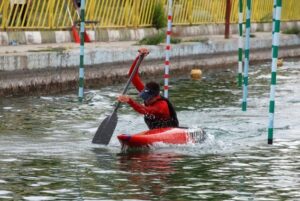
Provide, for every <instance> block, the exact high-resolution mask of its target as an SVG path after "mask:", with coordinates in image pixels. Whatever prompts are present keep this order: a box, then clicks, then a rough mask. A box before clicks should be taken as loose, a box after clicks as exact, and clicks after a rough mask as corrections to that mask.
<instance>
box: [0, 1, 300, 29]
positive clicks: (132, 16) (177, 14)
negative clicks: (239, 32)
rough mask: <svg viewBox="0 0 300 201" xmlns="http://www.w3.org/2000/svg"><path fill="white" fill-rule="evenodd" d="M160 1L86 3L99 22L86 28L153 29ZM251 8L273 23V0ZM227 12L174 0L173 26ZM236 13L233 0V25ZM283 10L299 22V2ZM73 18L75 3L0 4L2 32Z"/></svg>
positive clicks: (63, 25)
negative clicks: (155, 10)
mask: <svg viewBox="0 0 300 201" xmlns="http://www.w3.org/2000/svg"><path fill="white" fill-rule="evenodd" d="M13 1H15V2H19V4H16V3H15V4H13V3H12V2H13ZM159 1H162V2H163V3H164V5H165V9H167V3H168V0H86V17H85V19H86V20H90V21H95V22H97V24H94V25H93V24H88V25H87V26H88V27H91V26H96V27H101V28H118V27H151V26H152V17H153V12H154V6H155V5H156V4H157V3H158V2H159ZM244 1H245V0H244ZM252 4H253V11H252V21H253V22H271V21H272V9H273V0H253V3H252ZM244 5H245V3H244ZM225 8H226V0H174V3H173V24H174V25H198V24H211V23H224V22H225V19H224V18H225ZM237 9H238V0H232V10H231V23H237V22H238V10H237ZM282 9H283V10H282V21H295V20H300V12H299V9H300V1H299V0H285V1H284V4H283V8H282ZM68 10H69V11H70V12H68ZM69 13H70V14H69ZM71 18H72V20H73V21H78V20H79V16H78V14H77V12H76V9H75V7H74V2H73V0H59V1H57V0H0V29H2V30H12V29H14V30H18V29H26V30H47V29H56V30H57V29H69V28H70V27H71V26H72V20H71Z"/></svg>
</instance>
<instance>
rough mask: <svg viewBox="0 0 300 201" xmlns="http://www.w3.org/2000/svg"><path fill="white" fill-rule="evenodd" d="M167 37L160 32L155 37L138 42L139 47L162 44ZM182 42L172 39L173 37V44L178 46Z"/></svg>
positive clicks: (178, 39)
mask: <svg viewBox="0 0 300 201" xmlns="http://www.w3.org/2000/svg"><path fill="white" fill-rule="evenodd" d="M165 40H166V35H165V34H164V33H163V32H160V33H158V34H156V35H154V36H149V37H145V38H143V39H142V40H140V41H139V42H138V45H158V44H160V43H163V42H165ZM180 42H181V39H180V38H172V37H171V43H172V44H178V43H180Z"/></svg>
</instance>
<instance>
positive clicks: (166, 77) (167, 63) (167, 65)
mask: <svg viewBox="0 0 300 201" xmlns="http://www.w3.org/2000/svg"><path fill="white" fill-rule="evenodd" d="M171 33H172V0H169V6H168V27H167V33H166V34H167V39H166V59H165V75H164V81H165V84H164V97H165V98H168V91H169V77H170V76H169V68H170V51H171Z"/></svg>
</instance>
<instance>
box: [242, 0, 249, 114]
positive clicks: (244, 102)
mask: <svg viewBox="0 0 300 201" xmlns="http://www.w3.org/2000/svg"><path fill="white" fill-rule="evenodd" d="M250 29H251V0H247V8H246V40H245V67H244V83H243V102H242V111H246V110H247V96H248V68H249V59H250V57H249V55H250Z"/></svg>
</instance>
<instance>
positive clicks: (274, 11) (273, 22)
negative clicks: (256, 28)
mask: <svg viewBox="0 0 300 201" xmlns="http://www.w3.org/2000/svg"><path fill="white" fill-rule="evenodd" d="M276 1H277V0H274V2H273V21H272V37H273V35H274V31H275V15H276Z"/></svg>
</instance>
